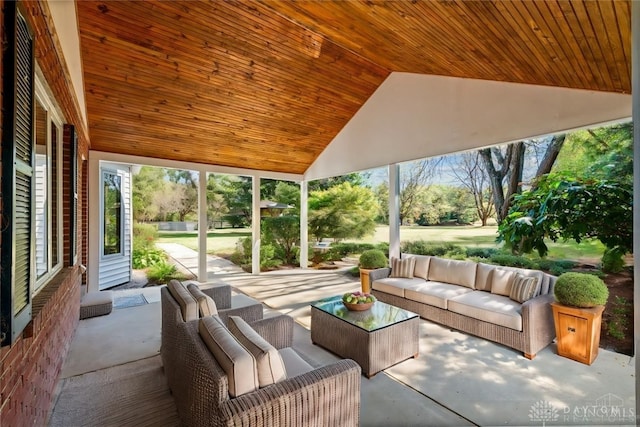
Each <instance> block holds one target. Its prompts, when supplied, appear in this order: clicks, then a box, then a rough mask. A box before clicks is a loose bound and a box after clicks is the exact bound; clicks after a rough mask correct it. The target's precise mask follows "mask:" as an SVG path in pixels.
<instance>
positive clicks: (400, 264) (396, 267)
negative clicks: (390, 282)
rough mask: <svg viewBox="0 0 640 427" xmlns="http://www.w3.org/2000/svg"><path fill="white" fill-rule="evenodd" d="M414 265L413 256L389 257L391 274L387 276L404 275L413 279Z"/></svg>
mask: <svg viewBox="0 0 640 427" xmlns="http://www.w3.org/2000/svg"><path fill="white" fill-rule="evenodd" d="M415 266H416V259H415V258H403V259H399V258H395V257H392V258H391V274H390V275H389V277H404V278H407V279H413V269H414V268H415Z"/></svg>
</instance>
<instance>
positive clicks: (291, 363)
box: [278, 347, 313, 378]
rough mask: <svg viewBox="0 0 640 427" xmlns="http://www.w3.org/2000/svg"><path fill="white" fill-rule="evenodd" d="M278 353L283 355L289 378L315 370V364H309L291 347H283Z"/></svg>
mask: <svg viewBox="0 0 640 427" xmlns="http://www.w3.org/2000/svg"><path fill="white" fill-rule="evenodd" d="M278 353H280V357H282V361H283V362H284V368H285V370H286V372H287V378H293V377H297V376H298V375H302V374H306V373H307V372H311V371H313V366H311V365H309V364H308V363H307V362H306V361H305V360H304V359H303V358H302V357H300V355H299V354H298V353H296V352H295V350H294V349H292V348H291V347H287V348H282V349H280V350H278Z"/></svg>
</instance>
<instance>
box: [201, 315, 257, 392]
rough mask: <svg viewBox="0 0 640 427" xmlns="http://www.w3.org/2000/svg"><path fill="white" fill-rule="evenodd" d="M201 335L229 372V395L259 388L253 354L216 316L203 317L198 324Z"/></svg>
mask: <svg viewBox="0 0 640 427" xmlns="http://www.w3.org/2000/svg"><path fill="white" fill-rule="evenodd" d="M198 332H199V333H200V337H202V340H203V341H204V343H205V344H206V345H207V347H208V348H209V351H210V352H211V354H213V357H215V359H216V360H217V361H218V364H219V365H220V367H222V370H223V371H224V372H225V374H227V380H228V383H229V396H231V397H238V396H242V395H243V394H245V393H251V392H252V391H255V390H257V389H258V386H259V383H258V370H257V367H256V360H255V359H254V358H253V355H252V354H251V353H249V351H248V350H247V349H246V348H244V347H243V346H242V344H240V343H239V342H238V340H237V339H236V338H235V337H234V336H233V335H232V334H231V332H229V330H228V329H227V328H226V327H225V326H224V325H223V324H222V321H220V319H219V318H218V317H216V316H209V317H203V318H202V319H200V323H199V324H198Z"/></svg>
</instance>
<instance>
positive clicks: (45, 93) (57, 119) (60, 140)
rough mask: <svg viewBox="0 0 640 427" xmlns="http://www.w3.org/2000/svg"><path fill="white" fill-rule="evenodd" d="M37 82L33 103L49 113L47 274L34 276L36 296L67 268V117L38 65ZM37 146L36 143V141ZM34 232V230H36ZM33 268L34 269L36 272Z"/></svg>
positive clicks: (47, 130)
mask: <svg viewBox="0 0 640 427" xmlns="http://www.w3.org/2000/svg"><path fill="white" fill-rule="evenodd" d="M34 83H35V97H34V102H36V103H40V105H41V106H42V108H44V110H45V111H46V114H47V117H46V122H47V125H46V127H47V129H46V134H47V200H48V203H47V248H46V250H47V271H46V272H45V273H44V274H43V275H42V276H40V277H38V276H37V275H36V276H35V278H36V279H35V283H34V286H33V289H32V290H31V294H32V296H35V295H36V294H37V293H38V292H39V291H40V290H41V289H42V288H43V287H44V285H45V284H46V283H47V282H49V281H50V280H51V279H52V278H53V277H54V276H55V275H56V274H57V273H58V272H59V271H60V270H62V267H63V265H64V260H63V258H64V257H63V254H64V245H63V243H64V234H63V232H64V224H63V223H64V221H63V197H62V195H63V174H62V171H63V145H64V118H63V116H62V114H61V113H60V109H59V107H58V105H57V104H56V102H55V98H54V97H53V96H52V95H51V91H50V90H49V89H48V86H47V83H46V81H45V79H44V77H43V76H42V72H41V70H40V68H39V67H38V65H37V64H36V73H35V78H34ZM52 125H53V126H55V127H56V129H57V131H56V136H57V141H56V147H53V143H52V141H51V136H52V132H51V126H52ZM35 126H36V123H34V128H35ZM35 134H36V132H35V130H34V138H35ZM34 144H35V141H34ZM53 150H56V156H55V160H56V167H55V172H56V180H55V184H56V192H57V203H56V208H57V209H56V211H57V212H56V215H57V218H58V220H57V221H56V225H57V228H58V229H57V230H53V228H54V227H53V210H52V205H53V203H51V200H52V196H53V186H52V185H51V183H52V182H53V175H52V174H53V170H54V168H53V167H52V163H51V161H52V154H53V153H52V151H53ZM35 185H36V184H35V183H34V191H35ZM34 232H35V231H34ZM54 232H55V233H56V234H57V239H56V242H57V254H58V256H57V260H56V263H55V264H53V259H52V258H53V257H52V254H53V243H52V240H53V239H52V237H53V233H54ZM34 243H35V247H34V250H36V249H37V246H38V242H37V241H35V242H34ZM35 267H36V266H34V270H35Z"/></svg>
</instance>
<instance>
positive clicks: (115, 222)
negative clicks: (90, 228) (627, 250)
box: [102, 171, 123, 256]
mask: <svg viewBox="0 0 640 427" xmlns="http://www.w3.org/2000/svg"><path fill="white" fill-rule="evenodd" d="M102 182H103V186H104V188H103V189H102V197H103V198H104V200H103V206H104V215H103V216H104V224H103V232H104V236H103V251H102V254H103V255H104V256H107V255H115V254H121V253H122V232H123V227H122V193H121V191H120V190H121V188H122V178H121V177H120V175H118V173H117V172H111V171H104V172H103V176H102Z"/></svg>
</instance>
